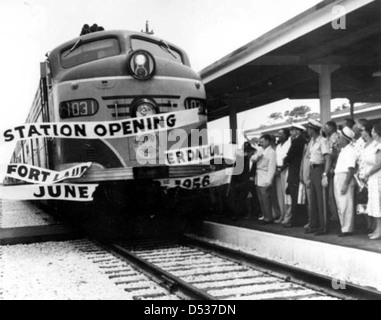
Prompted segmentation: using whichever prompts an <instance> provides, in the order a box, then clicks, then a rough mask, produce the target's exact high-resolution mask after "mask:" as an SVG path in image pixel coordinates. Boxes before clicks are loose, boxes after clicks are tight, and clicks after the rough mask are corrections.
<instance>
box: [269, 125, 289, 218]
mask: <svg viewBox="0 0 381 320" xmlns="http://www.w3.org/2000/svg"><path fill="white" fill-rule="evenodd" d="M290 148H291V138H290V130H288V129H283V130H280V131H279V144H278V146H277V147H276V162H277V164H276V168H277V171H276V178H275V183H276V196H277V200H278V204H279V210H280V218H279V219H278V220H277V221H275V222H276V223H285V222H286V217H289V216H290V212H291V203H290V200H288V201H286V200H287V197H289V196H287V195H286V189H287V179H288V167H287V166H285V165H284V159H285V158H286V157H287V154H288V151H289V150H290ZM273 200H274V202H275V201H276V199H273ZM275 208H276V206H275Z"/></svg>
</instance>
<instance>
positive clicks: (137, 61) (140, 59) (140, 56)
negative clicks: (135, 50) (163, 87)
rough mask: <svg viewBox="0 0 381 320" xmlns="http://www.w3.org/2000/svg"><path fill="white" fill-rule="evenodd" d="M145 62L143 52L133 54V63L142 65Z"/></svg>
mask: <svg viewBox="0 0 381 320" xmlns="http://www.w3.org/2000/svg"><path fill="white" fill-rule="evenodd" d="M146 62H147V58H146V57H145V55H144V54H137V55H136V56H135V64H136V65H143V64H145V63H146Z"/></svg>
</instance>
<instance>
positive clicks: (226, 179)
mask: <svg viewBox="0 0 381 320" xmlns="http://www.w3.org/2000/svg"><path fill="white" fill-rule="evenodd" d="M232 174H233V168H228V169H225V170H220V171H216V172H211V173H208V174H203V175H200V176H196V177H189V178H179V179H161V180H156V181H159V182H160V184H161V187H163V188H166V189H173V188H178V187H180V188H182V189H186V190H200V189H207V188H214V187H219V186H222V185H224V184H229V183H230V181H231V178H232Z"/></svg>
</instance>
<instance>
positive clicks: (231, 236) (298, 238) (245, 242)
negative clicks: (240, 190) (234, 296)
mask: <svg viewBox="0 0 381 320" xmlns="http://www.w3.org/2000/svg"><path fill="white" fill-rule="evenodd" d="M199 236H202V237H206V238H209V239H211V240H216V241H218V242H221V243H222V244H224V245H227V246H229V247H234V248H236V249H240V250H243V251H245V252H248V253H251V254H253V255H256V256H259V257H263V258H266V259H270V260H275V261H278V262H280V263H283V264H286V265H289V266H295V267H298V268H302V269H305V270H309V271H312V272H315V273H318V274H321V275H325V276H328V277H331V278H333V279H336V280H335V281H336V282H335V283H339V284H345V282H350V283H353V284H357V285H361V286H364V287H370V288H374V289H376V290H378V291H381V272H380V270H381V254H380V253H381V242H380V241H375V242H374V241H373V242H372V241H370V240H369V239H368V238H367V237H366V235H355V236H353V237H349V238H338V237H337V235H336V234H331V235H328V236H324V237H315V236H313V235H305V234H304V230H303V228H300V227H299V228H292V229H285V228H284V227H282V226H280V225H265V226H263V225H260V224H259V223H258V222H255V221H243V220H241V221H237V222H231V221H229V224H227V223H224V221H219V222H204V223H203V225H202V228H201V230H200V232H199Z"/></svg>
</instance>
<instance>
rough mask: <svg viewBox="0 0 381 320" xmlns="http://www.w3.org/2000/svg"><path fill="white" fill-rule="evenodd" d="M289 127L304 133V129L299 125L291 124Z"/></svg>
mask: <svg viewBox="0 0 381 320" xmlns="http://www.w3.org/2000/svg"><path fill="white" fill-rule="evenodd" d="M291 127H292V128H295V129H298V130H301V131H306V128H305V127H304V126H302V125H301V124H300V123H292V124H291Z"/></svg>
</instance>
